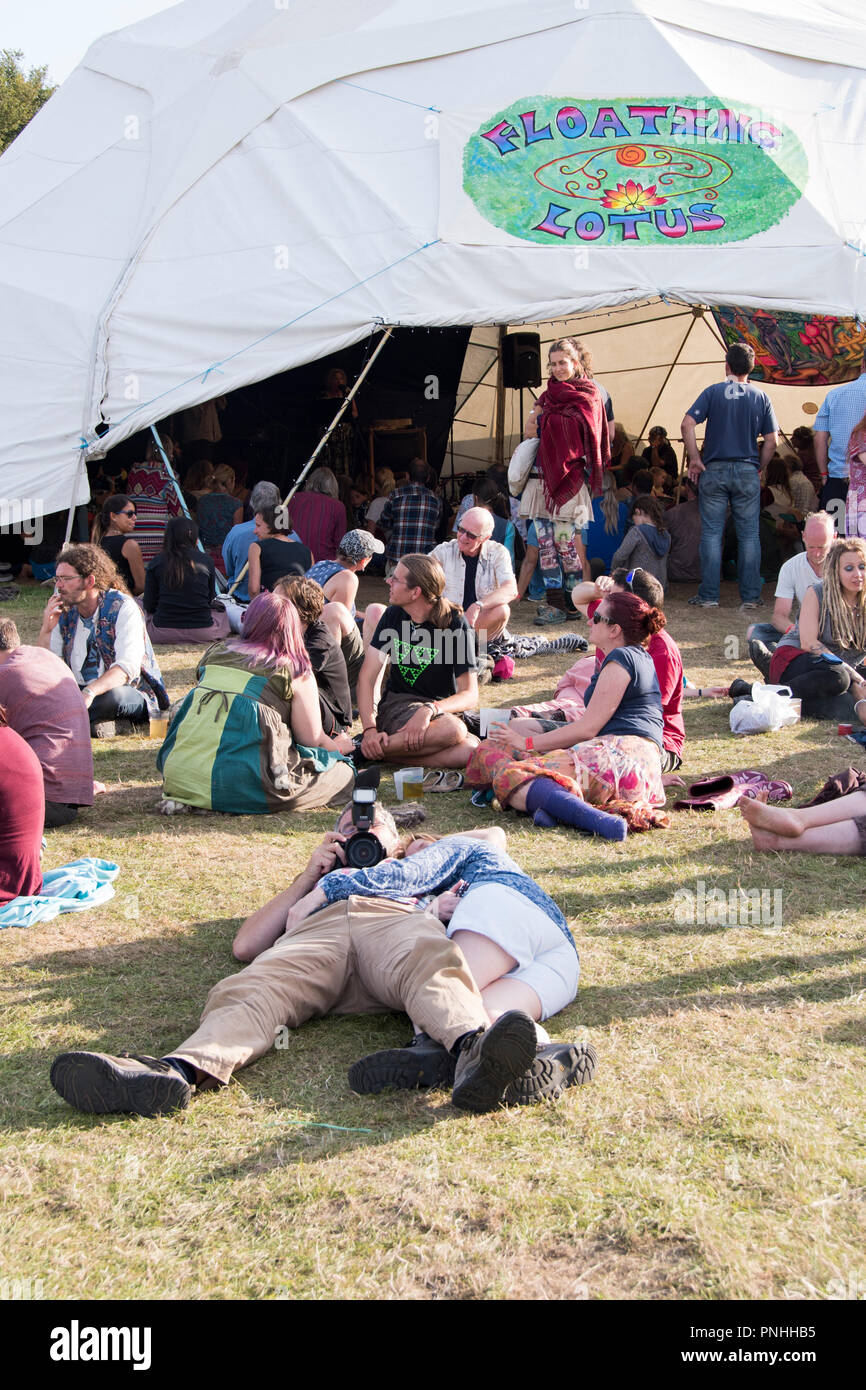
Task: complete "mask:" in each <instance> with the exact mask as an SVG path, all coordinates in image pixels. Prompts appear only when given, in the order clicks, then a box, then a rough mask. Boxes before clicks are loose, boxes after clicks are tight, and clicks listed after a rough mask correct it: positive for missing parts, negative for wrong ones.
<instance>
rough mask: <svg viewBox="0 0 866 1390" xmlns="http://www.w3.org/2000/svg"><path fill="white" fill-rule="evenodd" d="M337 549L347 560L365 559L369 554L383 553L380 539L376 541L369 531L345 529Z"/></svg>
mask: <svg viewBox="0 0 866 1390" xmlns="http://www.w3.org/2000/svg"><path fill="white" fill-rule="evenodd" d="M339 549H340V554H341V555H345V557H346V559H347V560H366V559H367V558H368V557H369V556H370V555H384V553H385V546H384V545H383V543H382V541H377V540H376V537H375V536H374V535H372V534H371V533H370V532H369V531H347V532H346V534H345V536H344V537H343V539H342V540H341V541H340V547H339Z"/></svg>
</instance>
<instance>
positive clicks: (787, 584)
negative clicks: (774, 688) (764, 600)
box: [746, 512, 835, 680]
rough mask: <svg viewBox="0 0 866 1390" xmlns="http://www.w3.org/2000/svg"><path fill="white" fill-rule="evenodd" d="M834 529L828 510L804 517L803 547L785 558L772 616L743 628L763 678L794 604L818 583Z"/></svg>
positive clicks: (753, 658) (790, 623)
mask: <svg viewBox="0 0 866 1390" xmlns="http://www.w3.org/2000/svg"><path fill="white" fill-rule="evenodd" d="M834 535H835V528H834V526H833V518H832V517H831V516H830V515H829V513H828V512H815V513H813V515H812V516H808V517H807V518H806V524H805V526H804V527H803V544H804V545H805V547H806V549H805V550H804V551H801V553H800V554H799V555H792V556H791V558H790V560H786V561H785V563H784V564H783V566H782V568H781V569H780V570H779V575H778V578H777V580H776V596H775V604H774V606H773V616H772V618H771V619H770V621H769V622H768V623H754V624H753V625H752V626H751V627H750V628H748V629H747V631H746V638H747V640H748V643H749V656H750V657H751V659H752V661H753V662H754V664H755V666H757V668H758V670H759V671H760V672H761V675H762V676H763V677H764V680H768V679H769V675H770V662H771V661H772V659H773V653H774V651H775V650H776V647H777V646H778V645H779V642H780V641H781V639H782V638H783V637H784V635H785V633H786V632H788V630H789V629H790V628H791V626H792V625H793V621H794V611H793V610H794V604H795V603H796V604H797V606H798V608H799V607H802V604H803V600H804V598H805V597H806V592H807V590H809V589H811V588H812V586H813V584H817V583H818V582H819V581H820V579H821V577H822V575H823V572H824V561H825V560H826V558H827V552H828V551H829V549H830V546H831V545H832V543H833V538H834Z"/></svg>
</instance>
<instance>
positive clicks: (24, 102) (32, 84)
mask: <svg viewBox="0 0 866 1390" xmlns="http://www.w3.org/2000/svg"><path fill="white" fill-rule="evenodd" d="M23 57H24V54H23V53H22V52H21V50H20V49H16V48H2V49H0V151H2V150H5V149H6V147H7V145H11V144H12V141H13V140H14V139H15V137H16V135H20V134H21V132H22V130H23V129H24V127H25V126H26V124H27V122H28V121H29V120H31V119H32V118H33V117H34V116H35V115H36V112H37V111H38V110H39V108H40V106H43V105H44V104H45V102H46V101H47V100H48V98H49V97H50V96H51V93H52V92H53V91H54V88H53V87H48V86H46V85H45V74H46V72H47V71H48V69H47V67H44V68H31V69H30V71H29V72H28V73H25V71H24V69H23V67H22V66H21V59H22V58H23Z"/></svg>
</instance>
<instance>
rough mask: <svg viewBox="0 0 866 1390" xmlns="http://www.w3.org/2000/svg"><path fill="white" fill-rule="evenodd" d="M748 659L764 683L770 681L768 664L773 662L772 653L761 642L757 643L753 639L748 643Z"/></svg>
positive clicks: (755, 639)
mask: <svg viewBox="0 0 866 1390" xmlns="http://www.w3.org/2000/svg"><path fill="white" fill-rule="evenodd" d="M749 657H750V659H751V662H752V665H753V666H757V668H758V670H759V671H760V673H761V675H762V676H763V677H764V680H765V681H768V680H769V679H770V662H771V661H772V660H773V653H772V652H771V651H770V648H769V647H767V646H765V645H764V643H763V642H759V641H758V640H757V638H755V637H753V638H752V639H751V641H750V642H749Z"/></svg>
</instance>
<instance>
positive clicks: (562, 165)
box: [463, 97, 808, 246]
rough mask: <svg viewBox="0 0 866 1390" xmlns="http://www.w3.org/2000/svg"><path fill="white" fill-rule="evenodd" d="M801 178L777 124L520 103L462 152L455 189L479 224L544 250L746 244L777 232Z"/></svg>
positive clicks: (579, 103)
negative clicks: (460, 178) (474, 212)
mask: <svg viewBox="0 0 866 1390" xmlns="http://www.w3.org/2000/svg"><path fill="white" fill-rule="evenodd" d="M807 177H808V164H807V160H806V155H805V152H804V150H803V147H802V145H801V143H800V141H799V140H798V139H797V137H796V135H794V133H793V132H792V131H791V130H789V129H787V128H785V127H784V126H783V125H782V124H781V123H780V122H779V121H770V120H767V119H765V117H764V116H762V114H761V113H760V112H759V111H757V110H755V109H753V108H750V107H744V106H742V105H741V104H736V105H724V104H723V103H722V102H717V103H713V104H712V105H711V104H709V103H708V102H707V101H706V100H703V101H700V100H698V99H696V98H691V97H682V98H679V99H677V100H667V101H665V100H659V99H658V98H652V99H651V100H636V99H634V98H630V99H621V100H620V99H615V100H607V101H606V102H605V103H603V104H602V103H600V102H597V101H583V100H580V99H579V98H571V97H569V98H557V97H526V98H522V99H521V100H519V101H516V102H513V103H512V104H511V106H509V107H508V108H507V109H506V110H504V111H498V112H496V114H495V115H493V116H491V118H490V119H489V120H488V121H485V122H483V124H482V125H481V126H479V128H478V129H477V130H476V131H475V132H474V133H473V134H472V135H471V136H470V137H469V139H468V140H467V141H466V144H465V146H464V150H463V187H464V189H465V191H466V193H467V194H468V196H469V197H470V198H471V199H472V201H473V203H474V204H475V206H476V207H477V209H478V211H479V212H480V213H481V214H482V216H483V217H485V218H486V219H487V220H488V222H491V223H492V224H493V225H494V226H495V227H499V228H501V229H502V230H503V231H506V232H508V233H510V234H511V235H512V236H515V237H520V238H521V239H522V240H524V241H534V242H537V243H539V244H540V245H544V246H555V245H559V246H561V245H563V244H569V243H570V244H572V245H574V246H580V245H584V246H585V245H587V244H589V243H590V242H592V243H596V244H599V245H602V246H604V245H608V246H610V245H613V246H620V245H622V244H623V243H629V242H631V243H633V244H638V243H639V244H641V245H644V246H653V245H655V246H662V245H665V246H668V245H671V243H673V242H681V243H682V244H683V245H705V244H707V243H708V242H711V243H713V244H720V243H723V242H731V241H745V240H746V239H747V238H748V237H752V236H755V235H756V234H757V233H758V232H763V231H766V229H767V228H768V227H772V226H774V225H775V224H776V223H778V222H780V221H781V219H782V218H783V217H784V216H785V214H786V213H787V212H788V211H789V210H790V209H791V208H792V207H793V205H794V204H795V203H796V202H797V200H798V199H799V198H800V196H801V194H802V190H803V189H804V187H805V185H806V180H807Z"/></svg>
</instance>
